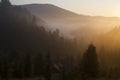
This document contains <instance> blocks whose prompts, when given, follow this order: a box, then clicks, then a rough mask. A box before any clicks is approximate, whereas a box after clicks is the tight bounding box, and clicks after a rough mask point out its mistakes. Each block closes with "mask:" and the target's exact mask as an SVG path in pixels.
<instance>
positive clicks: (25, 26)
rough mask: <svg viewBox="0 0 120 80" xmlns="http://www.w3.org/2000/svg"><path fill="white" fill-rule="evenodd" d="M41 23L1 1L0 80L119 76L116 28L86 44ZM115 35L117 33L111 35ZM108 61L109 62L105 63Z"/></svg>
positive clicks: (22, 10)
mask: <svg viewBox="0 0 120 80" xmlns="http://www.w3.org/2000/svg"><path fill="white" fill-rule="evenodd" d="M39 22H40V23H39ZM45 24H46V21H44V20H43V19H38V18H37V17H36V16H34V15H33V14H32V13H30V12H29V11H28V10H27V9H26V8H23V7H20V6H13V5H12V4H11V3H10V2H9V0H1V3H0V78H1V79H12V78H18V79H24V78H31V79H32V78H38V79H42V78H44V79H45V80H87V79H98V78H100V77H104V78H113V79H117V78H119V75H120V72H119V70H120V63H119V57H120V55H119V52H120V51H119V46H118V45H117V43H116V41H117V40H118V41H119V38H118V36H119V35H120V33H119V29H118V28H117V29H116V28H115V29H114V30H113V31H111V32H109V33H107V34H103V35H101V36H99V37H98V38H97V39H96V38H95V39H93V43H94V44H90V45H88V43H89V42H87V41H86V40H85V39H84V38H68V37H64V36H62V34H61V33H60V31H59V30H58V29H57V30H54V31H53V30H52V31H51V30H48V29H46V26H45ZM115 34H118V35H116V36H114V37H112V36H113V35H115ZM111 35H112V36H111ZM85 37H86V38H87V36H85ZM111 38H113V39H112V40H114V41H113V44H112V43H111V42H112V41H111V40H110V39H111ZM87 39H88V38H87ZM108 40H110V41H108ZM115 43H116V45H115ZM108 44H109V46H108ZM112 45H115V46H114V47H112ZM87 47H88V48H87ZM86 48H87V49H86ZM109 53H110V54H109ZM111 53H112V54H111ZM114 53H116V54H115V55H113V54H114ZM109 60H110V61H111V62H110V63H107V62H109ZM112 61H113V62H112Z"/></svg>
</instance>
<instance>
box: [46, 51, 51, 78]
mask: <svg viewBox="0 0 120 80" xmlns="http://www.w3.org/2000/svg"><path fill="white" fill-rule="evenodd" d="M51 76H52V74H51V54H50V51H48V52H47V54H46V80H51Z"/></svg>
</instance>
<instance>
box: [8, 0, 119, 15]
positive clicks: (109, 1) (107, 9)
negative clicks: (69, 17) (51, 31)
mask: <svg viewBox="0 0 120 80" xmlns="http://www.w3.org/2000/svg"><path fill="white" fill-rule="evenodd" d="M10 1H11V2H12V3H13V4H17V5H20V4H31V3H39V4H40V3H48V4H54V5H56V6H59V7H62V8H64V9H67V10H71V11H73V12H76V13H79V14H86V15H93V16H117V17H120V0H10Z"/></svg>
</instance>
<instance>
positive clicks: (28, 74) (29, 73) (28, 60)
mask: <svg viewBox="0 0 120 80" xmlns="http://www.w3.org/2000/svg"><path fill="white" fill-rule="evenodd" d="M24 69H25V70H24V73H25V77H28V78H29V77H32V57H31V54H27V55H26V58H25V68H24Z"/></svg>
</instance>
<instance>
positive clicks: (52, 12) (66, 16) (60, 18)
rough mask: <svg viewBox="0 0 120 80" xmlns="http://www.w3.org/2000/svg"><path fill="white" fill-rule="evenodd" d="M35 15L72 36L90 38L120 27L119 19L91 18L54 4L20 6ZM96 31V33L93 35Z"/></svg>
mask: <svg viewBox="0 0 120 80" xmlns="http://www.w3.org/2000/svg"><path fill="white" fill-rule="evenodd" d="M20 6H22V7H23V8H27V9H28V10H29V11H30V12H31V13H32V14H33V15H35V16H37V17H40V18H41V19H43V20H44V21H45V22H47V23H48V24H49V25H50V26H49V28H50V29H59V30H60V31H61V32H62V33H63V34H68V35H71V36H77V37H78V36H81V34H82V35H84V36H89V35H94V34H95V35H96V34H100V33H102V32H107V31H109V30H111V29H113V28H114V26H119V25H120V18H119V17H104V16H89V15H83V14H77V13H74V12H72V11H69V10H66V9H63V8H60V7H58V6H56V5H52V4H27V5H20ZM98 23H99V24H98ZM93 31H94V33H93Z"/></svg>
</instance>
